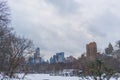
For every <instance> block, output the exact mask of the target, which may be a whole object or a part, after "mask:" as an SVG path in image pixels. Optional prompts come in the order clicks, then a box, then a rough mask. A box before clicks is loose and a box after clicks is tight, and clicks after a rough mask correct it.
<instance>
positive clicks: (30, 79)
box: [0, 74, 120, 80]
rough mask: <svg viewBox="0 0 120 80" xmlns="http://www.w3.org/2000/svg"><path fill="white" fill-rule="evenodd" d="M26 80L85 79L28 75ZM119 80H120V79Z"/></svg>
mask: <svg viewBox="0 0 120 80" xmlns="http://www.w3.org/2000/svg"><path fill="white" fill-rule="evenodd" d="M0 80H1V78H0ZM5 80H22V79H5ZM24 80H83V79H82V78H80V77H65V76H50V75H49V74H28V75H27V76H26V77H25V79H24ZM111 80H115V79H111ZM118 80H120V78H119V79H118Z"/></svg>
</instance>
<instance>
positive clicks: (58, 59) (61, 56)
mask: <svg viewBox="0 0 120 80" xmlns="http://www.w3.org/2000/svg"><path fill="white" fill-rule="evenodd" d="M59 62H62V63H64V62H65V57H64V52H60V53H56V55H53V57H51V58H50V63H59Z"/></svg>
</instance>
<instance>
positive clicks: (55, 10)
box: [8, 0, 120, 58]
mask: <svg viewBox="0 0 120 80" xmlns="http://www.w3.org/2000/svg"><path fill="white" fill-rule="evenodd" d="M119 3H120V1H119V0H114V1H113V0H112V1H110V0H97V1H96V0H9V1H8V4H9V6H10V8H11V14H12V15H11V16H12V26H13V27H14V28H15V30H16V32H17V33H18V34H19V35H24V36H25V37H27V38H30V39H32V40H33V41H34V43H35V45H36V46H39V47H40V48H41V53H42V54H44V56H45V58H49V57H50V56H52V55H53V54H55V53H56V52H60V51H64V52H65V55H66V56H68V55H73V56H76V57H78V56H80V55H81V53H83V52H85V45H86V44H87V43H88V42H90V41H96V42H97V43H98V48H100V49H103V48H105V47H106V46H107V44H108V43H109V42H112V43H114V42H115V41H116V40H119V34H120V32H119V30H120V27H119V26H120V11H119V8H120V5H119Z"/></svg>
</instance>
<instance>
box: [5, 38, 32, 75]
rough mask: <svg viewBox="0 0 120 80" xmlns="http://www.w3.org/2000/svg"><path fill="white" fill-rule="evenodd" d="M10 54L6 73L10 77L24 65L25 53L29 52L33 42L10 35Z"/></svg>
mask: <svg viewBox="0 0 120 80" xmlns="http://www.w3.org/2000/svg"><path fill="white" fill-rule="evenodd" d="M10 41H11V44H10V48H9V49H10V50H9V51H10V52H9V53H10V55H9V67H8V73H7V74H8V75H9V76H10V77H12V76H13V75H14V73H16V72H19V71H22V70H20V69H22V68H24V67H25V55H26V54H28V53H30V51H31V49H32V46H33V43H32V41H31V40H28V39H25V38H20V37H15V36H11V39H10Z"/></svg>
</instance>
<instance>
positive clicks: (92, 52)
mask: <svg viewBox="0 0 120 80" xmlns="http://www.w3.org/2000/svg"><path fill="white" fill-rule="evenodd" d="M86 51H87V52H86V54H87V57H88V58H89V59H94V58H96V56H97V44H96V42H91V43H89V44H87V45H86Z"/></svg>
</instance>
